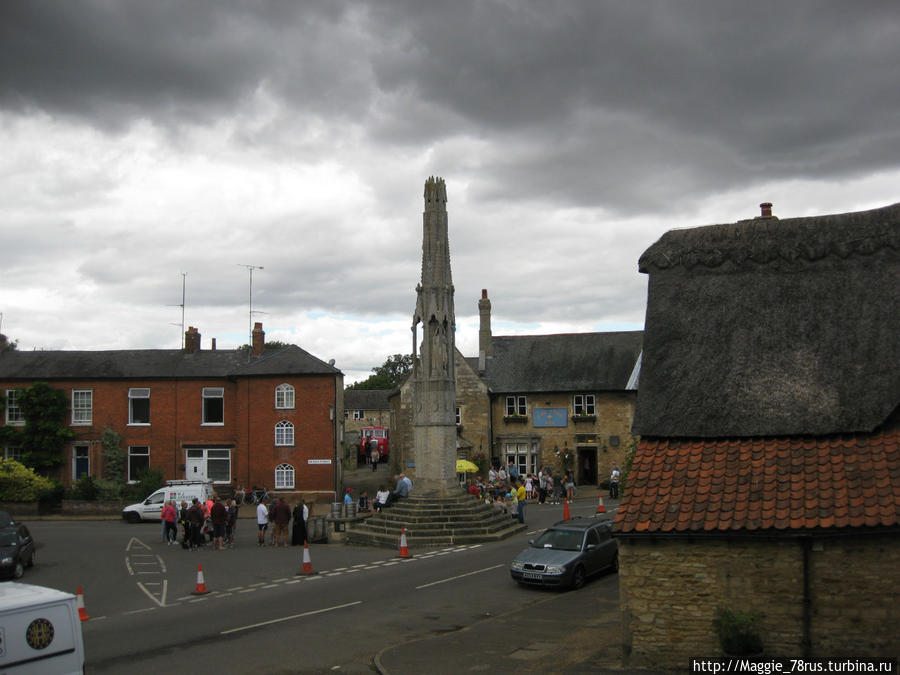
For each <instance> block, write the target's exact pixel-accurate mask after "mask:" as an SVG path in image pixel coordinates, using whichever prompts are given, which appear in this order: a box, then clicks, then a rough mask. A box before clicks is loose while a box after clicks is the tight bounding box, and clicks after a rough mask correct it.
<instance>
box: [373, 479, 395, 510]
mask: <svg viewBox="0 0 900 675" xmlns="http://www.w3.org/2000/svg"><path fill="white" fill-rule="evenodd" d="M390 494H391V491H390V490H388V489H387V488H386V487H384V485H382V486H381V487H380V488H378V492H376V493H375V501H374V502H373V503H372V506H374V507H375V510H376V511H378V513H381V507H382V506H384V505H385V504H386V503H387V500H388V497H389V496H390Z"/></svg>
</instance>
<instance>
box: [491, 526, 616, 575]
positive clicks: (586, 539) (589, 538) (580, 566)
mask: <svg viewBox="0 0 900 675" xmlns="http://www.w3.org/2000/svg"><path fill="white" fill-rule="evenodd" d="M528 543H529V544H530V546H529V547H528V548H527V549H525V550H524V551H522V552H521V553H520V554H519V555H517V556H516V558H515V560H513V561H512V565H511V566H510V568H509V573H510V576H512V578H513V579H514V580H515V581H517V582H519V583H520V584H523V585H526V584H531V585H535V586H556V587H568V588H581V587H582V586H584V582H585V581H586V580H587V578H588V577H591V576H593V575H595V574H597V573H599V572H602V571H604V570H611V571H613V572H618V571H619V543H618V542H617V541H616V540H615V539H613V537H612V523H611V522H610V521H608V520H597V519H596V518H575V519H572V520H564V521H560V522H558V523H556V524H555V525H553V526H552V527H550V528H549V529H547V530H545V531H544V532H543V533H542V534H541V535H540V536H539V537H538V538H537V539H534V540H532V541H530V542H528Z"/></svg>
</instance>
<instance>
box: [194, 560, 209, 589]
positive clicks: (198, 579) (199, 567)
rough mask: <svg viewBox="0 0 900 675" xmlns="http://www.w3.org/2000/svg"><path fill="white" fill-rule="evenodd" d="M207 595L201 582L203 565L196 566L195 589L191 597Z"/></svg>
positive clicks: (204, 585)
mask: <svg viewBox="0 0 900 675" xmlns="http://www.w3.org/2000/svg"><path fill="white" fill-rule="evenodd" d="M207 593H209V591H208V590H206V582H205V581H203V565H197V587H196V588H195V589H194V592H193V593H192V595H206V594H207Z"/></svg>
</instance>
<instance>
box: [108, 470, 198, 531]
mask: <svg viewBox="0 0 900 675" xmlns="http://www.w3.org/2000/svg"><path fill="white" fill-rule="evenodd" d="M212 494H213V487H212V481H209V480H202V481H201V480H169V481H166V487H164V488H160V489H159V490H157V491H156V492H154V493H153V494H152V495H150V496H149V497H147V499H145V500H144V501H142V502H140V503H139V504H132V505H131V506H126V507H125V508H124V509H122V517H123V518H124V519H125V520H127V521H128V522H129V523H139V522H141V521H142V520H153V521H156V522H159V520H160V518H161V517H162V510H163V505H164V504H165V503H166V502H167V501H169V500H170V499H173V500H175V504H176V506H177V507H179V508H180V507H181V502H182V500H184V501H186V502H187V503H188V504H190V503H191V500H192V499H194V497H196V498H197V499H199V500H200V501H201V502H205V501H206V500H207V499H210V498H211V497H212Z"/></svg>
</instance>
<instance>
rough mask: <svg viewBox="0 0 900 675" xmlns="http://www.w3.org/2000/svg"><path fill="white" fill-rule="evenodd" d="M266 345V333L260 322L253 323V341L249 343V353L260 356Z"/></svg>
mask: <svg viewBox="0 0 900 675" xmlns="http://www.w3.org/2000/svg"><path fill="white" fill-rule="evenodd" d="M265 346H266V334H265V332H264V331H263V327H262V322H261V321H257V322H256V323H255V324H253V342H252V344H251V345H250V353H251V354H253V356H261V355H262V353H263V349H264V348H265Z"/></svg>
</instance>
